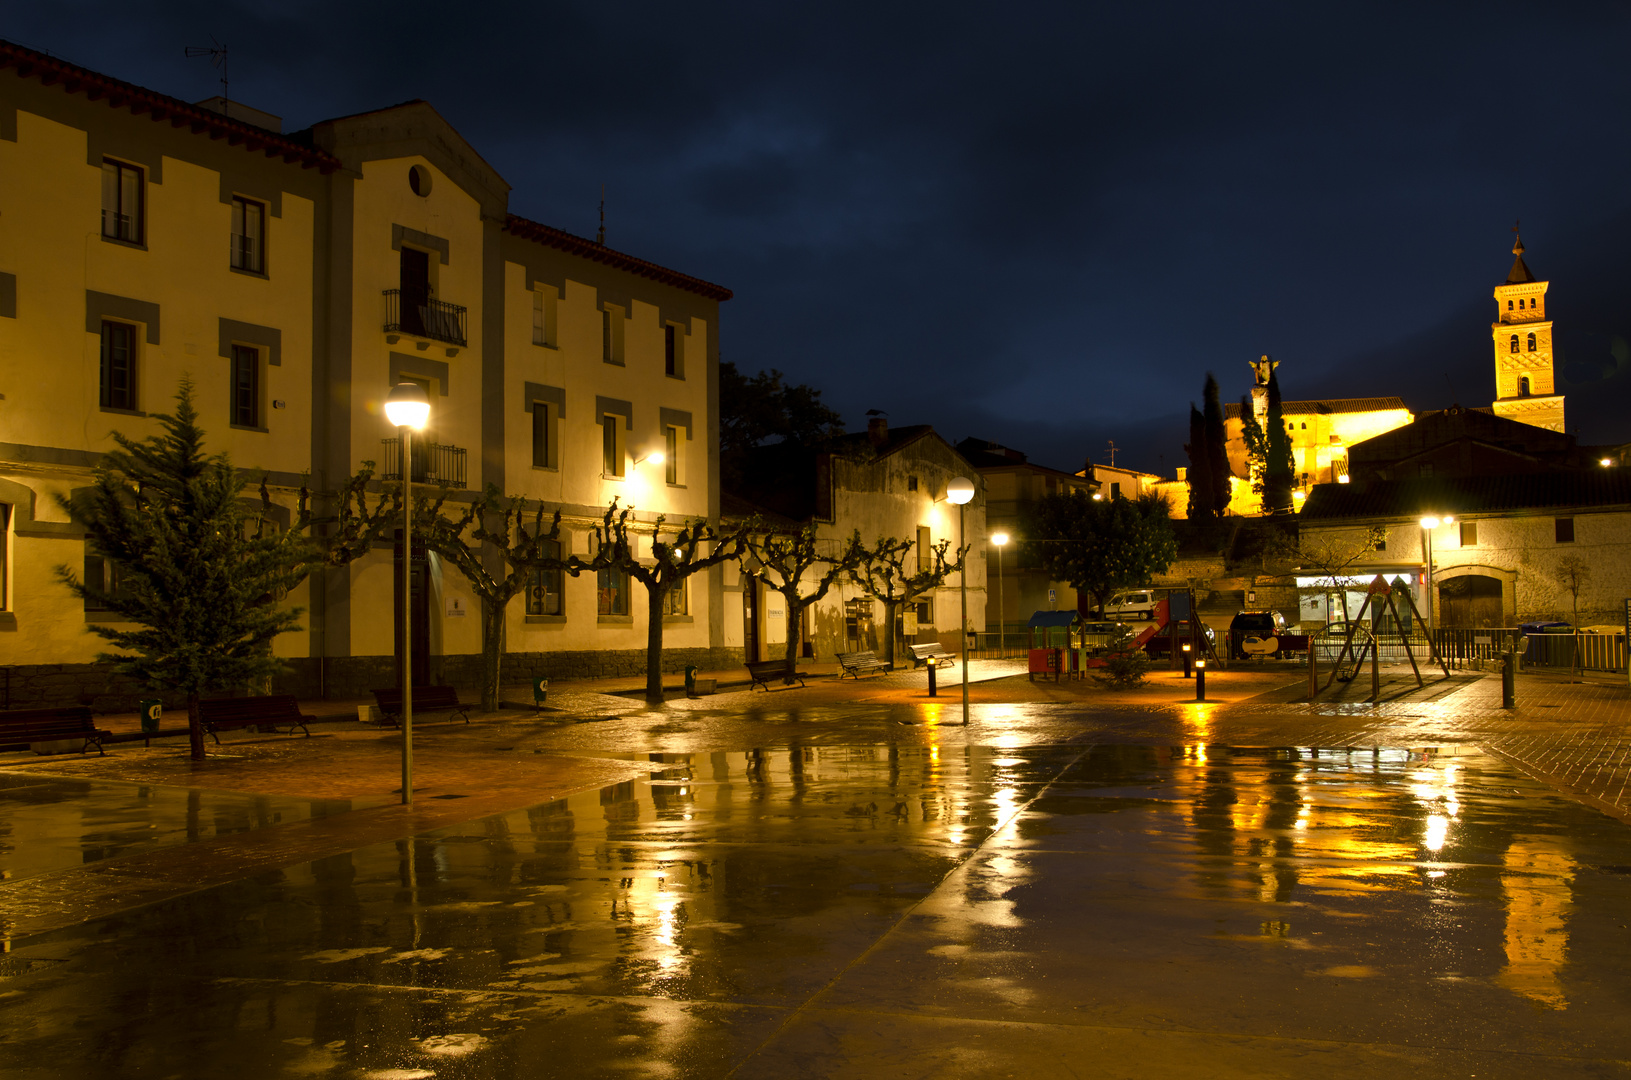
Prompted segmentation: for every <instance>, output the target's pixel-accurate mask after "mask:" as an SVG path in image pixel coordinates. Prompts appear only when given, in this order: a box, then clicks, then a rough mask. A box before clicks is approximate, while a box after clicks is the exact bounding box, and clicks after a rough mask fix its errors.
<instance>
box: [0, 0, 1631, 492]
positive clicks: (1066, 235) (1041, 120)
mask: <svg viewBox="0 0 1631 1080" xmlns="http://www.w3.org/2000/svg"><path fill="white" fill-rule="evenodd" d="M1628 31H1631V8H1628V7H1627V6H1625V5H1623V4H1611V3H1604V4H1553V5H1535V4H1522V5H1519V4H1503V3H1483V4H1477V5H1472V4H1467V5H1422V4H1419V3H1417V4H1396V5H1390V4H1371V5H1340V6H1334V5H1309V4H1283V5H1264V4H1256V5H1254V4H1233V5H1217V4H1205V5H1198V4H1197V5H1184V4H1165V5H1157V4H1136V5H1131V4H1130V5H1117V6H1089V5H1081V4H1059V5H1030V6H1025V5H992V4H981V5H969V6H959V5H949V4H932V5H930V4H923V5H890V4H877V3H867V4H846V3H827V4H822V5H819V6H816V5H805V6H798V5H777V4H765V3H762V2H761V3H742V4H718V3H711V4H701V5H696V4H685V5H677V4H663V5H659V4H629V3H615V2H613V3H595V4H556V3H527V4H517V5H508V4H480V3H468V4H460V5H448V4H437V5H430V4H416V3H399V4H394V5H385V6H382V5H374V4H369V5H361V4H345V3H333V2H326V3H316V2H311V3H292V4H281V5H278V4H255V5H248V4H236V3H219V2H212V3H169V4H165V5H162V6H148V5H130V4H103V3H61V4H40V5H27V6H25V5H12V6H11V7H10V9H9V11H8V12H7V14H6V15H5V16H4V17H3V18H0V36H4V37H6V38H9V39H11V40H14V41H18V42H20V43H22V44H26V45H30V46H33V47H36V48H44V49H48V50H50V51H51V52H53V53H54V54H58V55H61V56H63V57H65V58H67V59H69V60H71V61H73V62H75V63H79V64H83V65H85V66H87V67H91V68H95V69H97V70H100V71H104V72H107V73H109V74H112V75H114V76H117V77H119V78H123V79H128V80H130V81H133V82H136V83H140V84H142V85H145V86H148V87H151V88H152V89H155V90H159V91H161V92H164V93H169V94H173V95H175V96H178V97H183V98H188V99H192V100H197V99H201V98H205V97H209V96H211V95H213V94H215V93H218V92H219V89H220V88H219V85H218V83H217V82H216V81H215V80H216V78H217V77H218V73H217V72H215V71H213V70H211V68H210V67H209V66H208V64H207V61H204V60H188V59H186V58H184V56H183V47H184V46H186V45H198V44H208V43H209V41H210V38H211V35H213V36H214V37H216V38H218V39H220V40H221V41H224V42H226V43H227V44H228V46H229V47H230V49H231V75H232V96H233V97H234V99H237V100H241V101H243V102H244V103H246V104H249V105H253V106H255V107H257V108H261V109H265V110H267V111H269V112H273V113H278V114H280V115H282V116H283V117H284V118H285V130H294V129H297V128H301V127H304V126H306V125H308V124H310V123H311V122H313V121H315V120H319V119H322V118H324V117H329V116H337V115H343V114H346V113H353V112H360V111H364V110H367V109H371V108H376V107H379V106H383V105H388V104H392V103H395V102H399V101H403V100H406V99H410V98H424V99H426V100H428V101H430V102H431V103H432V104H433V105H435V106H436V108H437V109H438V110H440V111H441V112H442V114H443V115H444V116H446V117H447V118H448V120H449V121H450V122H452V124H453V125H454V126H455V127H457V128H458V129H459V130H460V131H461V132H462V133H463V134H464V135H465V137H466V138H468V139H469V140H470V141H471V143H472V144H474V145H475V147H476V148H477V149H478V150H479V151H480V153H481V154H482V155H483V156H484V157H486V158H487V160H488V161H489V162H491V163H492V164H493V165H494V166H495V167H496V168H497V169H498V170H499V171H500V172H501V173H502V174H503V175H504V176H505V178H506V179H507V180H509V182H510V183H511V184H512V185H514V188H515V191H514V193H513V194H512V196H511V208H512V209H513V210H514V211H515V212H517V213H520V214H524V215H526V216H528V217H533V218H536V219H538V220H541V221H545V222H548V223H550V224H553V225H556V226H558V227H560V228H564V229H568V230H570V231H573V232H577V233H580V234H583V235H586V236H593V235H594V231H595V228H596V225H597V222H596V206H597V203H598V200H599V197H600V186H601V184H603V183H604V184H605V186H606V190H607V242H608V243H609V244H610V245H611V246H613V247H616V248H618V249H620V250H624V251H627V252H630V253H632V254H635V255H639V256H641V257H644V258H648V259H652V260H655V261H658V262H661V263H664V264H667V265H671V266H673V267H675V268H677V269H680V270H683V271H686V272H688V273H692V274H695V275H697V276H700V277H704V278H707V279H710V280H713V281H718V282H720V283H721V284H724V285H727V286H729V287H731V288H732V289H734V290H735V291H736V299H735V300H733V301H732V302H731V303H729V304H728V305H726V306H725V309H724V316H723V317H724V325H723V327H722V352H723V357H724V359H727V360H730V361H734V362H735V363H736V364H737V365H738V366H739V367H743V368H746V369H748V370H750V371H754V370H758V369H760V368H763V367H777V368H781V369H782V370H784V371H785V372H787V373H788V374H789V375H791V376H792V377H793V378H794V379H796V380H799V381H806V382H810V383H812V384H814V385H815V386H817V387H819V388H821V389H822V390H823V391H824V392H825V396H826V399H827V401H828V402H829V403H830V404H832V405H834V406H836V407H837V408H839V409H841V410H842V411H843V412H844V413H845V414H846V416H847V418H848V420H849V421H850V422H851V424H852V425H859V424H860V423H861V422H862V421H863V420H864V416H863V413H864V412H865V410H867V409H869V408H877V409H884V410H887V411H888V413H889V417H890V419H891V421H892V422H894V423H898V424H907V423H931V424H933V425H934V426H935V427H936V428H937V429H938V430H939V431H940V432H941V433H942V434H944V435H946V436H947V437H948V438H950V439H952V440H954V441H955V440H957V439H960V438H962V437H964V436H966V435H977V436H980V437H983V438H989V439H995V440H998V441H1001V442H1004V443H1006V444H1008V445H1011V446H1014V447H1016V448H1019V449H1022V450H1026V451H1028V452H1029V453H1030V454H1031V456H1032V458H1033V460H1038V461H1041V462H1043V463H1045V464H1051V465H1055V466H1057V467H1063V468H1078V467H1080V465H1081V463H1082V461H1083V460H1084V458H1086V457H1088V456H1092V457H1093V458H1094V459H1095V460H1104V452H1103V451H1104V447H1105V444H1106V440H1108V439H1112V438H1113V439H1115V441H1116V443H1117V445H1118V446H1121V447H1124V448H1126V450H1127V453H1125V454H1122V455H1118V464H1128V465H1133V466H1134V467H1141V468H1147V469H1150V470H1152V471H1153V470H1156V469H1158V468H1164V469H1165V470H1167V471H1169V472H1170V470H1171V468H1172V467H1173V466H1174V465H1176V464H1180V463H1182V452H1183V451H1182V443H1183V441H1184V434H1185V431H1184V426H1183V418H1184V416H1185V415H1186V414H1187V411H1188V405H1189V402H1190V400H1191V399H1198V397H1199V395H1200V386H1201V382H1202V380H1203V378H1204V377H1205V373H1206V372H1207V371H1208V370H1212V371H1215V372H1216V373H1217V374H1218V377H1219V379H1220V381H1221V382H1222V384H1223V391H1224V394H1225V397H1226V398H1234V397H1238V396H1239V394H1240V393H1242V392H1243V391H1245V390H1246V389H1247V387H1248V386H1249V385H1250V381H1251V373H1250V371H1249V369H1248V368H1247V366H1246V365H1247V362H1248V361H1250V360H1252V359H1254V358H1255V357H1257V356H1258V355H1259V354H1261V353H1265V352H1266V353H1271V354H1273V355H1274V356H1275V358H1276V359H1279V360H1280V361H1282V367H1281V369H1280V375H1281V379H1282V383H1283V386H1284V391H1285V395H1286V397H1287V398H1301V397H1311V396H1323V395H1353V396H1371V395H1385V394H1400V395H1402V396H1403V397H1404V398H1405V399H1406V401H1407V402H1408V403H1409V404H1410V405H1411V406H1412V407H1413V408H1416V409H1430V408H1441V407H1443V406H1445V405H1448V404H1451V403H1452V402H1460V403H1462V404H1467V405H1487V404H1488V403H1489V401H1490V399H1491V398H1492V397H1493V396H1494V387H1493V381H1494V377H1493V365H1492V361H1491V348H1490V343H1489V322H1490V319H1491V318H1492V313H1493V311H1494V305H1493V301H1492V300H1491V299H1490V290H1491V289H1492V288H1493V287H1494V286H1495V285H1496V284H1498V283H1499V282H1500V281H1501V280H1502V279H1503V278H1504V277H1505V274H1506V271H1507V267H1508V266H1509V265H1510V263H1511V258H1512V257H1511V254H1510V251H1509V249H1510V246H1511V241H1512V234H1511V232H1510V228H1511V226H1512V223H1513V220H1514V219H1515V218H1519V217H1521V218H1522V220H1523V238H1524V242H1525V243H1526V244H1527V246H1528V256H1527V259H1528V262H1529V265H1530V266H1531V267H1532V268H1533V269H1534V271H1535V273H1536V274H1537V275H1538V276H1540V277H1543V278H1547V279H1549V280H1550V281H1551V282H1552V291H1551V294H1550V302H1549V311H1550V313H1551V314H1552V315H1553V317H1554V318H1555V319H1556V320H1557V327H1558V332H1557V340H1558V342H1559V346H1560V348H1561V350H1562V353H1563V356H1564V365H1563V379H1562V384H1561V386H1560V389H1561V390H1562V391H1563V392H1565V393H1567V394H1569V395H1570V396H1569V401H1568V412H1569V428H1570V430H1571V431H1574V432H1576V433H1577V434H1579V435H1580V437H1581V439H1582V441H1584V442H1588V443H1606V442H1623V441H1627V440H1631V416H1628V412H1631V409H1628V406H1631V392H1628V390H1631V375H1627V368H1628V367H1631V349H1628V347H1627V344H1626V342H1627V340H1628V339H1631V216H1628V214H1631V184H1628V183H1627V181H1626V177H1627V174H1628V172H1631V77H1628V72H1627V61H1628V58H1631V48H1628V44H1631V33H1628Z"/></svg>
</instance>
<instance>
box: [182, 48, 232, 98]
mask: <svg viewBox="0 0 1631 1080" xmlns="http://www.w3.org/2000/svg"><path fill="white" fill-rule="evenodd" d="M186 54H187V58H188V59H193V58H195V57H199V56H207V57H209V58H210V66H211V67H218V68H220V69H221V100H222V101H223V102H226V103H228V104H230V103H231V102H232V89H231V87H229V86H228V85H227V47H226V46H225V45H223V44H221V43H220V42H219V41H216V40H215V35H214V34H211V35H210V44H208V45H188V46H187V48H186Z"/></svg>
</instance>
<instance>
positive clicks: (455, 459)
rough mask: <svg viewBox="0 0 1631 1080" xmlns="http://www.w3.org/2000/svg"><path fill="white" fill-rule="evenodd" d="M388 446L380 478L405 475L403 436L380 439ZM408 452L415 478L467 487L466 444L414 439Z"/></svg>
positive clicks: (391, 478)
mask: <svg viewBox="0 0 1631 1080" xmlns="http://www.w3.org/2000/svg"><path fill="white" fill-rule="evenodd" d="M380 443H381V444H382V445H383V446H384V447H385V471H384V472H382V473H380V479H381V480H400V479H402V440H401V439H381V440H380ZM409 456H410V457H411V458H412V459H413V482H414V483H416V484H436V485H438V486H440V487H450V488H462V487H465V486H466V484H465V472H464V447H462V446H441V445H438V444H437V443H433V442H421V441H420V440H418V439H415V440H414V443H413V450H412V451H411V452H410V454H409Z"/></svg>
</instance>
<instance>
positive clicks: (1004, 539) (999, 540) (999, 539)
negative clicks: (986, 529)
mask: <svg viewBox="0 0 1631 1080" xmlns="http://www.w3.org/2000/svg"><path fill="white" fill-rule="evenodd" d="M991 542H992V543H993V544H995V545H996V547H997V651H998V652H1000V653H1001V654H1002V658H1003V659H1004V660H1006V659H1008V627H1007V626H1006V625H1005V624H1004V623H1003V621H1002V615H1003V606H1002V549H1003V548H1005V547H1007V546H1008V534H1007V533H1005V532H998V533H992V534H991ZM990 621H991V620H989V619H987V620H986V622H987V623H989V622H990Z"/></svg>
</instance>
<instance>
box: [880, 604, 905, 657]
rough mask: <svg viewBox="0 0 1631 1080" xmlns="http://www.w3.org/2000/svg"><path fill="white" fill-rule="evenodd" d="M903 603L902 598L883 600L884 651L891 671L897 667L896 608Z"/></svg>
mask: <svg viewBox="0 0 1631 1080" xmlns="http://www.w3.org/2000/svg"><path fill="white" fill-rule="evenodd" d="M902 603H904V601H901V600H885V601H883V653H884V659H885V660H887V661H888V662H889V668H890V670H891V671H892V670H894V667H895V609H896V608H898V607H900V606H901V605H902Z"/></svg>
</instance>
